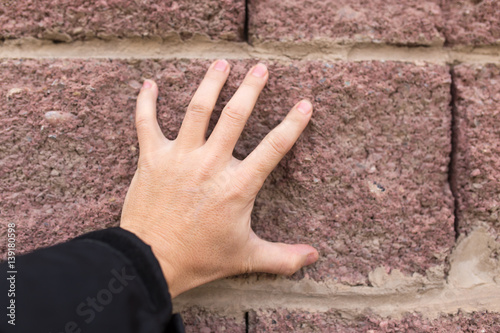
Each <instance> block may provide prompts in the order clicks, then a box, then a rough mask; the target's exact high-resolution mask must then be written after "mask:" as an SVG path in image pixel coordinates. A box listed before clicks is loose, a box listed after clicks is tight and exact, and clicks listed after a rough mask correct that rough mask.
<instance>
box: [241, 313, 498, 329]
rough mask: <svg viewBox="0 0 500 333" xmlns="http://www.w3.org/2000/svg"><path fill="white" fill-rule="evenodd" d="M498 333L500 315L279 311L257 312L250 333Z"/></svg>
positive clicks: (251, 323) (253, 316)
mask: <svg viewBox="0 0 500 333" xmlns="http://www.w3.org/2000/svg"><path fill="white" fill-rule="evenodd" d="M498 331H500V314H498V313H488V312H474V313H472V314H463V313H459V314H457V315H442V316H440V317H439V318H437V319H425V318H422V317H421V316H420V315H418V314H407V315H405V316H404V318H402V319H390V318H379V317H375V316H368V315H364V316H357V317H355V318H352V317H350V318H343V317H342V316H341V315H340V314H338V313H336V312H334V311H328V312H324V313H309V312H306V311H304V312H299V311H288V310H282V309H277V310H273V311H270V310H268V311H257V312H254V313H253V314H252V316H251V320H250V326H249V331H248V332H249V333H257V332H259V333H260V332H297V333H299V332H300V333H306V332H337V333H360V332H364V333H395V332H409V333H410V332H415V333H417V332H418V333H431V332H432V333H450V332H498Z"/></svg>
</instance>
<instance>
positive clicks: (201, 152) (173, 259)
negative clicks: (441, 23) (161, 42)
mask: <svg viewBox="0 0 500 333" xmlns="http://www.w3.org/2000/svg"><path fill="white" fill-rule="evenodd" d="M229 70H230V69H229V64H228V63H227V62H226V61H225V60H219V61H216V62H215V63H213V64H212V65H211V66H210V68H209V69H208V72H207V73H206V75H205V78H204V79H203V81H202V82H201V84H200V87H199V88H198V90H197V91H196V93H195V95H194V97H193V99H192V101H191V103H190V104H189V106H188V109H187V112H186V116H185V118H184V121H183V123H182V126H181V128H180V130H179V135H178V136H177V138H176V139H175V140H174V141H170V140H168V139H166V138H165V136H164V135H163V134H162V131H161V129H160V127H159V126H158V122H157V120H156V99H157V97H158V87H157V85H156V84H155V83H154V82H153V81H150V80H146V81H145V82H144V85H143V87H142V89H141V92H140V93H139V96H138V98H137V110H136V127H137V135H138V137H139V147H140V154H139V165H138V168H137V171H136V173H135V175H134V178H133V179H132V183H131V185H130V188H129V191H128V193H127V197H126V199H125V204H124V206H123V211H122V217H121V223H120V224H121V227H122V228H124V229H127V230H129V231H131V232H133V233H135V234H136V235H137V236H138V237H140V238H141V239H142V240H144V241H145V242H146V243H148V244H149V245H150V246H151V247H152V250H153V252H154V254H155V256H156V257H157V258H158V260H159V262H160V265H161V267H162V270H163V273H164V275H165V278H166V280H167V282H168V285H169V289H170V293H171V295H172V297H175V296H177V295H178V294H180V293H182V292H184V291H186V290H188V289H191V288H194V287H196V286H199V285H201V284H204V283H206V282H209V281H212V280H215V279H218V278H222V277H226V276H230V275H235V274H241V273H250V272H267V273H274V274H287V275H289V274H293V273H294V272H296V271H297V270H298V269H300V268H301V267H302V266H305V265H309V264H311V263H314V262H315V261H316V260H317V259H318V252H317V251H316V250H315V249H314V248H313V247H311V246H309V245H287V244H282V243H271V242H267V241H265V240H262V239H260V238H259V237H258V236H257V235H256V234H255V233H254V232H253V230H252V228H251V221H250V215H251V212H252V208H253V205H254V201H255V196H256V195H257V193H258V191H259V190H260V188H261V187H262V184H263V183H264V180H265V179H266V177H267V176H268V175H269V173H270V172H271V171H272V170H273V169H274V167H275V166H276V165H277V164H278V163H279V161H280V160H281V159H282V158H283V156H284V155H285V154H286V153H287V152H288V150H290V148H291V147H292V146H293V144H294V143H295V141H296V140H297V138H298V137H299V135H300V134H301V133H302V131H303V130H304V128H305V127H306V125H307V123H308V122H309V119H310V118H311V114H312V105H311V103H310V102H308V101H306V100H303V101H301V102H300V103H298V104H297V105H295V106H294V107H293V109H292V110H291V111H290V112H289V113H288V115H287V117H286V118H285V119H284V120H283V122H282V123H281V124H280V125H279V126H277V127H276V128H275V129H274V130H272V131H271V132H270V133H269V134H268V135H267V136H266V137H265V138H264V140H263V141H262V142H261V143H260V144H259V146H258V147H257V148H256V149H255V150H254V151H253V152H252V153H251V154H250V155H249V156H248V157H247V158H245V159H244V160H243V161H240V160H237V159H236V158H234V157H233V156H232V152H233V149H234V146H235V144H236V142H237V140H238V138H239V136H240V134H241V132H242V130H243V127H244V126H245V123H246V121H247V119H248V117H249V115H250V113H251V112H252V109H253V107H254V106H255V103H256V101H257V98H258V96H259V94H260V92H261V91H262V89H263V88H264V86H265V84H266V82H267V78H268V76H269V74H268V71H267V68H266V67H265V66H264V65H262V64H258V65H256V66H254V67H253V68H252V69H251V70H250V72H249V73H248V74H247V75H246V77H245V79H244V81H243V83H242V84H241V86H240V87H239V88H238V90H237V91H236V93H235V94H234V96H233V97H232V98H231V100H230V101H229V103H228V104H227V105H226V107H225V108H224V110H223V111H222V114H221V116H220V119H219V121H218V123H217V125H216V127H215V129H214V130H213V133H212V134H211V136H210V137H209V138H208V140H205V136H206V131H207V127H208V123H209V119H210V115H211V113H212V110H213V108H214V106H215V103H216V101H217V98H218V95H219V93H220V90H221V89H222V86H223V85H224V83H225V82H226V79H227V77H228V75H229Z"/></svg>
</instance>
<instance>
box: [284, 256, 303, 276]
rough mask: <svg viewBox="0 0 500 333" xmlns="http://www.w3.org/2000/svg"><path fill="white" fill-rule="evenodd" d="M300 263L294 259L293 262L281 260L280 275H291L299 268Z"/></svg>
mask: <svg viewBox="0 0 500 333" xmlns="http://www.w3.org/2000/svg"><path fill="white" fill-rule="evenodd" d="M301 267H302V266H301V264H300V262H299V261H297V260H295V261H294V262H283V263H281V265H280V268H279V269H280V271H281V274H282V275H287V276H290V275H293V274H294V273H295V272H297V271H298V270H299V269H300V268H301Z"/></svg>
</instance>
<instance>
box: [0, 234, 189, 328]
mask: <svg viewBox="0 0 500 333" xmlns="http://www.w3.org/2000/svg"><path fill="white" fill-rule="evenodd" d="M18 246H19V245H18ZM15 268H16V270H15V271H16V273H15V274H9V273H7V272H8V271H9V267H7V263H6V262H5V263H3V264H1V271H2V276H3V278H2V279H1V281H0V286H1V289H0V292H1V294H2V296H1V298H2V299H3V300H4V301H2V305H1V309H2V310H1V311H2V313H0V318H1V319H0V331H1V332H23V333H24V332H43V333H61V332H64V333H67V332H68V333H84V332H92V333H101V332H102V333H104V332H106V333H110V332H120V333H129V332H130V333H132V332H139V333H143V332H144V333H145V332H148V333H156V332H158V333H164V332H184V326H183V324H182V319H181V317H180V315H178V314H174V315H172V301H171V298H170V294H169V292H168V286H167V283H166V281H165V278H164V276H163V274H162V271H161V268H160V265H159V263H158V261H157V260H156V258H155V256H154V254H153V252H152V251H151V248H150V247H149V246H148V245H146V244H145V243H144V242H143V241H141V240H140V239H139V238H138V237H137V236H135V235H134V234H133V233H130V232H128V231H126V230H124V229H121V228H111V229H105V230H101V231H96V232H91V233H88V234H85V235H83V236H80V237H78V238H75V239H73V240H71V241H69V242H67V243H63V244H59V245H56V246H52V247H49V248H45V249H41V250H38V251H35V252H33V253H30V254H27V255H24V256H19V257H18V258H16V265H15ZM12 276H14V278H15V279H12ZM9 289H10V290H11V294H10V295H9V297H8V292H9ZM12 290H13V293H14V294H15V295H12ZM10 296H13V297H10ZM5 300H7V302H5ZM12 300H14V301H15V303H11V302H12ZM12 304H14V305H15V307H14V310H12V307H13V306H12ZM8 307H10V309H9V308H8ZM12 314H14V316H13V315H12ZM12 320H13V321H12ZM12 323H15V325H12Z"/></svg>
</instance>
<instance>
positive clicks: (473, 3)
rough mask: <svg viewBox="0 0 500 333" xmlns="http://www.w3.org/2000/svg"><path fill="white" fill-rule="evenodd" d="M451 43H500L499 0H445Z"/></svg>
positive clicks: (447, 37) (447, 26)
mask: <svg viewBox="0 0 500 333" xmlns="http://www.w3.org/2000/svg"><path fill="white" fill-rule="evenodd" d="M443 12H444V13H445V14H444V16H445V19H446V24H445V25H444V33H445V35H446V40H447V42H448V43H449V44H452V45H456V44H465V45H491V44H500V2H499V1H498V0H447V1H443Z"/></svg>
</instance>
